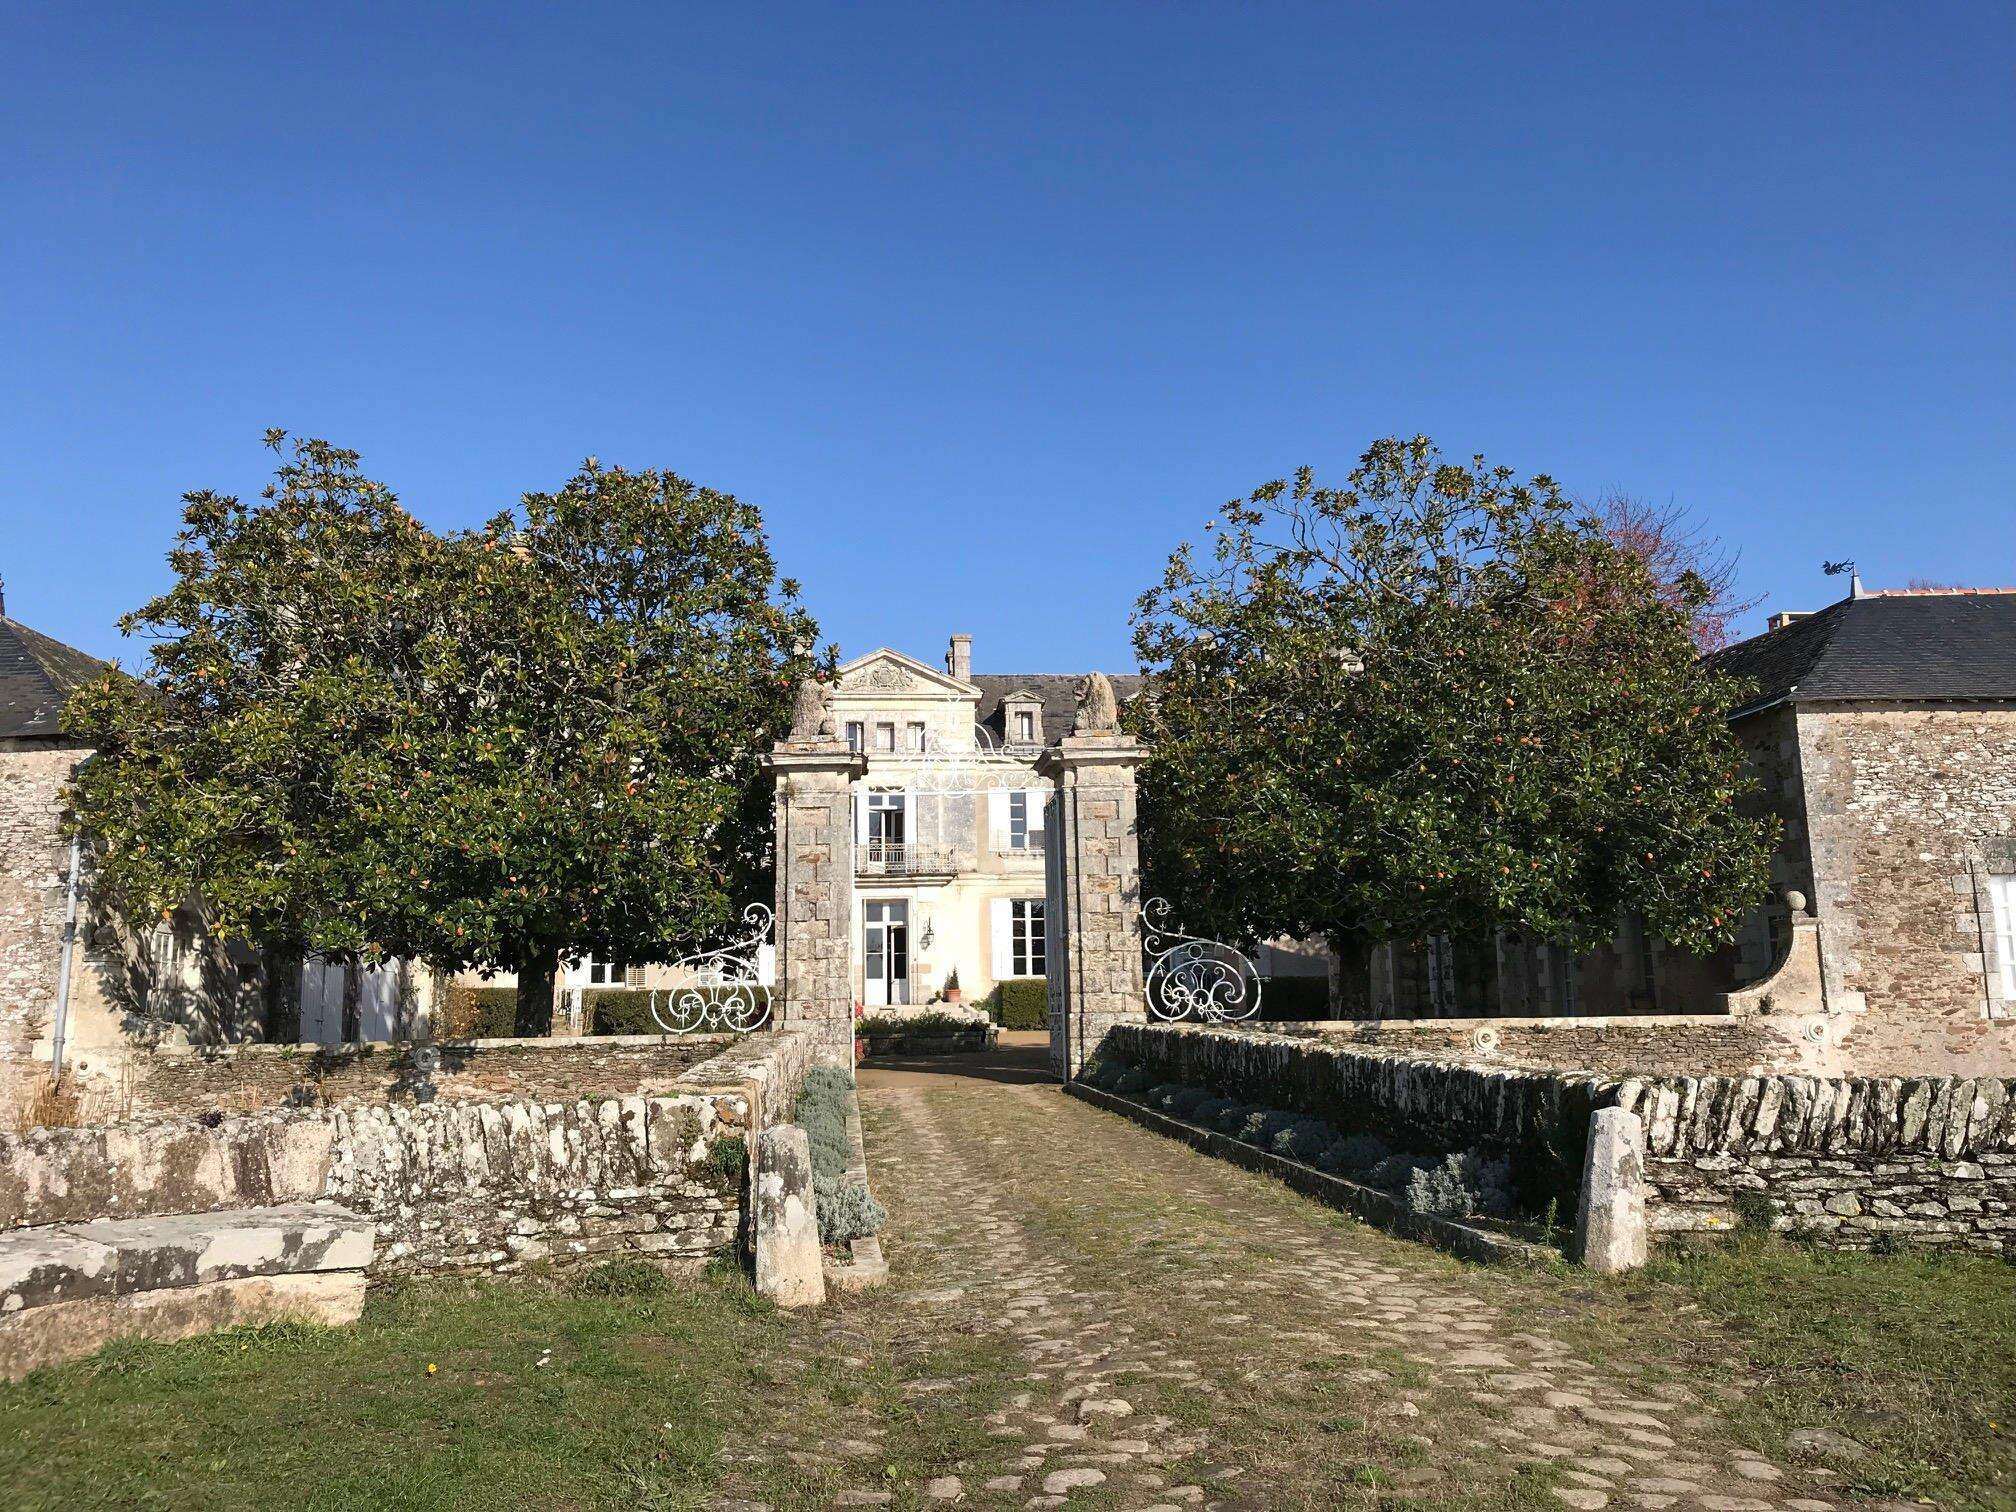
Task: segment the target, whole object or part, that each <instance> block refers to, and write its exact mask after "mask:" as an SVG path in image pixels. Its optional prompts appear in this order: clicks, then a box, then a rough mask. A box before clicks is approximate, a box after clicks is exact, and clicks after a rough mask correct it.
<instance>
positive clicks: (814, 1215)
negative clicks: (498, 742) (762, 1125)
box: [756, 1124, 826, 1307]
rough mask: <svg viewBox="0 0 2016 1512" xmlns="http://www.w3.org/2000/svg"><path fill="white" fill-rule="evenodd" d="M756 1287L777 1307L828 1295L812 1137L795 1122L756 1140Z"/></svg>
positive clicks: (812, 1302)
mask: <svg viewBox="0 0 2016 1512" xmlns="http://www.w3.org/2000/svg"><path fill="white" fill-rule="evenodd" d="M756 1290H757V1292H758V1293H759V1294H760V1295H762V1296H765V1297H768V1298H769V1299H770V1300H771V1301H772V1302H775V1303H776V1304H777V1305H778V1306H779V1307H817V1306H818V1305H819V1304H820V1303H821V1302H824V1301H825V1300H826V1271H825V1262H824V1259H823V1257H822V1256H821V1254H820V1250H819V1209H818V1206H817V1204H816V1203H815V1202H814V1200H813V1196H812V1142H811V1140H810V1139H808V1138H807V1137H806V1134H805V1131H804V1130H803V1129H801V1128H799V1127H798V1126H797V1125H796V1124H778V1125H776V1126H775V1127H773V1128H768V1129H765V1130H764V1131H763V1132H762V1134H760V1135H759V1136H758V1137H757V1140H756Z"/></svg>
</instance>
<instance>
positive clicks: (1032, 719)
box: [1014, 709, 1036, 745]
mask: <svg viewBox="0 0 2016 1512" xmlns="http://www.w3.org/2000/svg"><path fill="white" fill-rule="evenodd" d="M1014 739H1015V742H1016V744H1018V745H1034V744H1035V743H1036V712H1035V710H1033V709H1017V710H1016V711H1015V736H1014Z"/></svg>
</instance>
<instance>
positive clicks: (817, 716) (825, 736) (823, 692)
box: [791, 677, 840, 740]
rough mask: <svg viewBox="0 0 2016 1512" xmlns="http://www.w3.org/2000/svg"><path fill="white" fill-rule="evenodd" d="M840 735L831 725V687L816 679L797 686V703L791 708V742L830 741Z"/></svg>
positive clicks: (812, 678) (833, 725)
mask: <svg viewBox="0 0 2016 1512" xmlns="http://www.w3.org/2000/svg"><path fill="white" fill-rule="evenodd" d="M839 733H840V731H839V727H838V726H837V725H835V724H834V723H833V687H832V684H830V683H824V682H821V681H820V680H819V679H818V678H816V677H808V678H806V679H805V680H804V681H803V682H801V683H799V684H798V697H797V701H796V702H795V703H793V704H792V706H791V738H792V739H793V740H832V739H834V738H835V737H836V736H838V734H839Z"/></svg>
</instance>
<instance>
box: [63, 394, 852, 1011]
mask: <svg viewBox="0 0 2016 1512" xmlns="http://www.w3.org/2000/svg"><path fill="white" fill-rule="evenodd" d="M268 439H269V441H270V442H271V443H272V444H273V445H274V446H275V447H276V449H277V448H279V447H280V446H281V445H282V443H283V438H282V437H281V436H280V435H279V434H278V433H274V434H273V435H271V436H269V438H268ZM170 561H171V565H172V566H173V567H174V570H175V573H176V579H177V581H176V583H175V585H174V586H173V587H172V588H170V589H169V591H168V592H167V593H165V594H163V595H162V596H161V597H160V598H157V599H155V600H154V601H153V602H152V603H149V604H147V605H145V606H144V607H142V608H141V609H139V610H137V611H135V612H134V613H133V614H131V615H129V616H127V617H126V619H125V620H124V621H123V622H122V628H124V629H125V630H127V631H128V632H129V633H140V634H145V635H149V636H152V637H154V638H155V639H156V640H157V642H158V643H157V644H156V645H155V647H154V648H153V650H152V653H151V657H150V663H149V666H148V668H147V669H146V671H145V673H144V674H143V676H142V677H141V678H140V679H139V680H137V681H135V680H132V679H128V678H125V677H122V676H116V675H115V676H111V677H107V678H105V679H103V680H101V681H99V682H97V683H95V684H93V685H92V686H90V687H88V688H86V689H84V690H82V691H80V692H79V694H78V695H77V696H76V697H75V698H74V699H73V701H72V703H71V705H70V713H69V716H68V717H69V720H70V727H71V729H72V730H73V731H74V733H76V734H77V735H79V736H80V737H82V738H83V739H85V740H87V741H89V742H90V743H91V744H92V745H93V746H95V747H96V748H97V751H98V756H97V759H96V760H94V761H92V762H90V763H88V764H87V765H85V766H84V767H83V768H81V769H80V771H79V773H78V776H77V779H76V782H75V786H74V789H73V792H72V795H71V798H72V804H73V809H74V813H75V816H76V822H77V824H78V825H79V827H80V828H81V829H82V830H83V831H85V832H86V833H88V834H89V835H91V836H92V837H93V840H94V844H95V846H96V849H97V865H98V873H99V877H100V882H101V885H102V886H104V887H107V888H109V889H110V891H111V893H112V894H113V896H115V897H116V898H118V899H119V900H121V901H122V902H124V903H125V904H127V905H128V906H129V907H132V908H135V909H137V910H140V911H142V912H144V913H147V914H152V913H154V912H159V911H165V910H168V909H171V908H173V907H174V906H176V905H177V904H178V903H180V902H182V901H184V900H186V899H188V898H190V897H192V896H194V897H198V898H200V899H201V901H202V905H203V908H204V911H205V914H206V917H207V919H208V922H209V925H210V927H211V928H212V929H213V930H214V931H215V932H217V933H218V934H219V935H221V936H224V937H227V938H228V937H234V936H235V937H241V938H245V939H248V940H251V941H253V942H256V943H257V944H259V945H262V946H264V947H267V948H269V949H274V950H277V951H280V952H283V953H294V954H306V953H310V952H321V953H325V954H329V955H332V956H337V957H343V958H363V959H376V958H382V957H390V956H403V957H410V958H417V959H421V960H425V961H427V962H429V963H431V964H433V965H435V966H437V967H439V968H443V969H459V968H465V967H479V968H486V969H507V970H515V971H517V972H518V973H519V974H520V998H519V1000H520V1004H521V1009H520V1015H521V1021H520V1027H521V1029H522V1030H524V1031H527V1032H538V1031H541V1030H543V1029H545V1028H546V1027H547V1023H546V1019H547V1016H548V1015H549V1014H550V1005H551V982H552V978H553V973H554V970H555V967H556V964H557V963H558V962H559V961H560V960H561V959H563V958H565V957H568V956H572V955H578V954H581V953H593V954H595V955H598V956H603V957H605V958H613V959H626V958H627V959H637V958H640V957H643V956H647V955H650V954H653V953H657V952H660V951H662V950H663V949H665V948H668V947H669V946H671V945H673V944H674V943H678V942H688V941H694V940H698V939H702V938H705V937H707V936H709V935H711V934H714V933H717V932H718V931H720V930H721V929H722V928H724V927H725V926H726V925H728V924H729V922H730V921H731V919H732V918H733V914H734V910H735V908H736V906H737V905H738V904H739V903H740V902H741V901H743V900H745V899H747V898H748V897H750V896H752V895H755V894H756V893H757V892H758V891H759V889H760V886H761V883H760V880H759V879H760V877H761V876H762V874H763V873H764V871H765V869H766V867H767V866H768V861H769V857H768V840H769V822H768V816H769V806H768V804H767V803H766V802H764V801H763V796H762V794H761V791H760V787H761V784H760V777H759V766H758V757H759V754H760V752H761V751H762V750H763V749H765V748H766V747H767V746H768V744H769V742H770V741H771V740H773V739H774V738H775V737H777V736H778V735H780V734H782V733H783V732H784V731H785V729H786V728H787V726H788V723H789V710H790V704H791V693H792V690H793V688H794V687H795V685H796V684H797V682H798V680H799V679H800V678H802V677H803V676H805V675H806V674H807V673H809V672H811V671H813V670H814V659H813V656H812V654H811V652H810V650H809V648H810V647H812V646H813V644H814V641H815V638H816V627H815V625H814V624H813V622H812V620H811V619H810V617H809V616H808V615H807V614H806V613H805V611H804V610H803V609H802V608H800V607H799V606H798V603H797V591H798V590H797V587H796V585H795V584H793V583H792V582H790V581H789V580H788V579H787V580H782V581H780V580H779V579H778V578H777V575H776V568H775V563H774V561H773V560H772V558H771V555H770V550H769V547H768V545H767V543H766V541H765V539H764V536H763V531H762V522H761V519H760V517H759V515H758V513H757V511H756V510H755V509H754V508H753V507H751V506H749V505H747V504H743V503H741V502H739V501H738V500H736V499H734V498H732V497H730V496H729V495H726V494H721V493H716V492H714V491H713V490H711V489H707V488H702V487H699V486H697V485H695V484H693V483H689V482H687V481H686V480H685V479H683V478H679V477H676V476H674V475H672V474H670V473H659V472H639V473H630V472H625V471H623V470H622V469H620V468H605V467H602V466H600V465H598V464H597V463H595V462H594V461H593V460H591V461H589V462H588V463H587V464H586V465H585V466H584V467H583V468H582V470H581V471H580V472H579V473H578V474H577V475H576V476H575V477H573V478H572V479H570V480H569V481H568V482H567V484H566V486H565V487H563V488H561V489H560V490H559V491H558V492H555V493H548V494H530V495H527V496H526V498H525V500H524V502H523V506H522V509H521V510H520V511H515V512H511V513H507V514H503V515H500V516H498V517H497V518H496V519H495V520H493V521H491V522H490V524H489V525H488V526H487V527H485V528H484V529H482V530H479V531H473V532H466V533H457V534H449V535H441V534H436V533H434V532H431V531H429V530H428V529H427V528H426V527H424V526H423V525H421V524H420V523H419V521H417V520H416V519H414V517H413V516H412V515H410V514H408V513H407V512H406V511H405V510H404V509H403V508H401V507H400V505H399V504H398V502H397V501H396V500H395V499H394V497H393V496H392V494H391V493H390V492H389V491H388V490H387V489H386V488H385V487H384V486H383V485H381V484H378V483H375V482H372V481H371V480H369V479H367V478H365V477H364V476H362V474H361V473H360V472H359V470H358V458H357V456H356V454H355V453H353V452H348V451H344V450H341V449H339V448H336V447H333V446H330V445H328V444H326V443H324V442H320V441H305V442H301V443H298V444H296V445H294V446H293V447H292V449H291V453H290V454H289V455H288V456H287V457H286V458H285V459H284V460H283V462H282V464H281V466H280V467H279V469H278V473H277V476H276V479H275V481H274V483H273V484H272V486H270V487H269V488H268V489H267V490H266V491H265V494H264V496H263V498H262V500H261V501H260V502H259V503H256V504H250V505H248V504H244V503H241V502H239V501H238V500H237V499H233V498H228V497H223V496H219V495H216V494H211V493H195V494H191V495H189V496H188V497H187V500H186V509H185V511H184V525H183V529H182V532H181V534H180V537H179V538H178V542H177V546H176V549H175V551H174V553H173V554H172V556H171V558H170ZM824 661H825V664H827V665H830V662H831V655H830V653H828V654H827V656H826V657H825V659H824Z"/></svg>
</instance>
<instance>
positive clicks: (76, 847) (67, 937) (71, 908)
mask: <svg viewBox="0 0 2016 1512" xmlns="http://www.w3.org/2000/svg"><path fill="white" fill-rule="evenodd" d="M81 851H82V846H81V844H80V841H79V838H78V837H77V836H75V835H72V836H71V837H70V877H69V880H68V881H67V882H66V883H65V884H64V889H63V891H64V899H63V964H62V965H61V966H60V967H58V968H57V972H56V1023H55V1026H54V1027H53V1028H52V1030H51V1031H50V1035H49V1077H50V1080H52V1081H60V1080H62V1078H63V1039H64V1033H65V1031H66V1030H67V1029H68V1028H69V1026H70V962H71V960H72V959H73V958H74V957H75V956H76V954H77V872H78V866H79V862H80V858H81Z"/></svg>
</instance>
